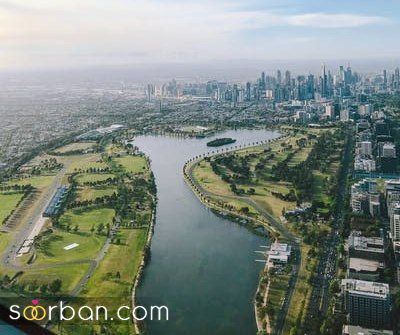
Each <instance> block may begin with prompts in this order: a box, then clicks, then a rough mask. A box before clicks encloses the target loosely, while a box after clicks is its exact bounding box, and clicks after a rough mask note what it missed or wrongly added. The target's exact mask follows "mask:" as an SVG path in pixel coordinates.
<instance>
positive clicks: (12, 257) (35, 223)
mask: <svg viewBox="0 0 400 335" xmlns="http://www.w3.org/2000/svg"><path fill="white" fill-rule="evenodd" d="M66 170H67V167H66V166H64V167H63V168H62V169H61V170H60V171H59V172H58V173H57V174H56V175H55V176H54V181H53V182H52V184H51V185H50V186H48V187H47V189H46V190H44V192H43V193H42V194H41V195H40V197H39V199H38V201H37V203H36V204H35V208H34V210H33V211H32V212H31V213H29V215H28V216H27V218H24V222H21V223H20V225H19V226H18V227H16V229H18V231H17V233H16V235H15V238H14V241H13V242H11V243H10V244H9V246H8V247H7V248H6V250H5V251H4V253H3V255H1V258H0V263H1V266H2V267H6V268H11V269H14V270H19V269H20V268H21V266H20V265H19V262H18V258H17V253H18V251H19V249H20V248H21V246H22V244H23V243H24V241H25V240H26V239H27V238H28V237H29V236H30V235H31V233H32V232H33V231H40V230H41V227H39V225H41V224H42V220H40V219H41V217H42V213H43V212H44V211H45V209H46V207H47V205H48V204H49V202H50V200H51V199H52V197H53V196H54V194H55V193H56V191H57V188H58V187H60V186H61V182H62V179H63V177H64V176H65V173H66ZM39 228H40V229H39Z"/></svg>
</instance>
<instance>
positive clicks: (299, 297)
mask: <svg viewBox="0 0 400 335" xmlns="http://www.w3.org/2000/svg"><path fill="white" fill-rule="evenodd" d="M309 250H310V246H308V245H305V244H302V246H301V264H300V270H299V274H298V278H297V282H296V287H295V289H294V292H293V296H292V299H291V301H290V305H289V309H288V313H287V317H286V320H285V325H284V328H283V334H285V335H286V334H287V335H289V334H290V329H291V328H292V327H293V326H295V325H296V323H297V321H300V323H302V320H303V319H304V317H305V314H306V313H305V311H306V310H307V307H308V303H309V300H310V295H311V286H310V284H309V283H308V278H309V276H310V274H311V271H310V269H311V266H312V264H313V263H315V262H316V259H311V260H310V259H308V258H307V253H308V251H309Z"/></svg>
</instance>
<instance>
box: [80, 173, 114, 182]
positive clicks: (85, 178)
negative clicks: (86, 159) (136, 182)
mask: <svg viewBox="0 0 400 335" xmlns="http://www.w3.org/2000/svg"><path fill="white" fill-rule="evenodd" d="M110 178H115V175H113V174H111V173H81V174H78V175H77V176H76V177H75V180H76V182H77V183H78V184H85V183H96V182H101V181H105V180H107V179H110Z"/></svg>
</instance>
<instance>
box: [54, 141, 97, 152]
mask: <svg viewBox="0 0 400 335" xmlns="http://www.w3.org/2000/svg"><path fill="white" fill-rule="evenodd" d="M95 144H96V142H75V143H70V144H67V145H64V146H63V147H60V148H57V149H56V150H54V152H55V153H61V154H65V153H68V152H71V151H78V150H79V151H80V150H82V151H83V150H87V149H90V148H93V147H94V145H95Z"/></svg>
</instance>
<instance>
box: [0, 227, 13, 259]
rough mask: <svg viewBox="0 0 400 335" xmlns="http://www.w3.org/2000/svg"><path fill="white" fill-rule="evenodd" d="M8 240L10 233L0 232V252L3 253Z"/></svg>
mask: <svg viewBox="0 0 400 335" xmlns="http://www.w3.org/2000/svg"><path fill="white" fill-rule="evenodd" d="M10 240H11V235H10V233H3V232H0V254H3V252H4V250H5V249H6V248H7V246H8V243H10Z"/></svg>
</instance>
